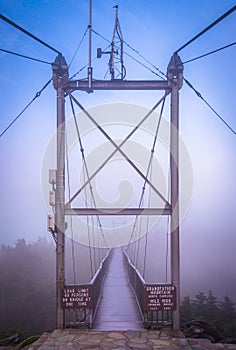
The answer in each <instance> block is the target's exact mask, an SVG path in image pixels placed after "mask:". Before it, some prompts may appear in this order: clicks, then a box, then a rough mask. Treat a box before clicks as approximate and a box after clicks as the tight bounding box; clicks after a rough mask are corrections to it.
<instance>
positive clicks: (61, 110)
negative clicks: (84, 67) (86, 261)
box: [52, 55, 68, 328]
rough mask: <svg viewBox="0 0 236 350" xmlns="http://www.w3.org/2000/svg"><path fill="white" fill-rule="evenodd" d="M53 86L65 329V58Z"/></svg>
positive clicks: (60, 315) (59, 284) (56, 67)
mask: <svg viewBox="0 0 236 350" xmlns="http://www.w3.org/2000/svg"><path fill="white" fill-rule="evenodd" d="M52 68H53V84H54V88H55V89H56V90H57V175H56V203H55V210H56V213H55V223H56V237H57V248H56V314H57V317H56V323H57V328H63V327H64V310H63V308H62V306H61V293H62V289H63V287H64V282H65V236H64V234H65V100H64V84H65V83H66V81H67V80H68V69H67V65H66V62H65V59H64V57H63V56H61V55H59V56H57V58H56V60H55V62H54V63H53V67H52Z"/></svg>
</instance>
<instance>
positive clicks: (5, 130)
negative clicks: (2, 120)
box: [0, 78, 52, 138]
mask: <svg viewBox="0 0 236 350" xmlns="http://www.w3.org/2000/svg"><path fill="white" fill-rule="evenodd" d="M51 81H52V78H51V79H50V80H49V81H48V82H47V83H46V84H45V85H44V86H43V87H42V89H41V90H39V91H38V92H37V93H36V95H35V96H34V97H33V98H32V100H31V101H30V102H29V103H28V104H27V105H26V106H25V108H23V110H22V111H21V112H20V113H19V114H18V115H17V116H16V117H15V119H13V121H12V122H11V123H10V124H9V125H8V126H7V127H6V128H5V129H4V130H3V131H2V133H1V134H0V138H1V137H2V136H3V135H4V134H5V133H6V132H7V130H9V129H10V127H11V126H12V125H13V124H14V123H15V122H16V121H17V119H19V118H20V116H21V115H22V114H23V113H24V112H25V111H26V110H27V108H29V106H30V105H31V104H32V103H33V102H34V101H35V100H36V99H37V98H38V97H39V96H40V95H41V93H42V92H43V90H45V89H46V87H47V86H48V85H49V84H50V83H51Z"/></svg>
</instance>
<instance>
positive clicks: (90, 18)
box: [88, 0, 93, 92]
mask: <svg viewBox="0 0 236 350" xmlns="http://www.w3.org/2000/svg"><path fill="white" fill-rule="evenodd" d="M88 30H89V53H88V86H89V90H92V78H93V68H92V0H90V1H89V25H88ZM89 92H90V91H89Z"/></svg>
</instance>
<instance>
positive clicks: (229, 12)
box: [175, 5, 236, 53]
mask: <svg viewBox="0 0 236 350" xmlns="http://www.w3.org/2000/svg"><path fill="white" fill-rule="evenodd" d="M235 10H236V5H235V6H233V7H232V8H231V9H230V10H228V11H227V12H226V13H224V14H223V15H222V16H220V17H219V18H218V19H216V20H215V21H214V22H212V23H211V24H209V25H208V26H207V27H206V28H205V29H203V30H202V31H201V32H200V33H198V34H197V35H195V36H194V37H193V38H192V39H190V40H189V41H188V42H187V43H186V44H184V45H183V46H181V47H180V48H179V49H178V50H176V51H175V53H178V52H180V51H181V50H183V49H184V48H185V47H187V46H188V45H190V44H191V43H192V42H194V41H195V40H196V39H198V38H199V37H200V36H202V35H203V34H205V33H206V32H208V30H210V29H211V28H213V27H214V26H215V25H216V24H218V23H220V22H221V21H222V20H223V19H225V18H226V17H228V16H229V15H230V14H231V13H233V12H234V11H235Z"/></svg>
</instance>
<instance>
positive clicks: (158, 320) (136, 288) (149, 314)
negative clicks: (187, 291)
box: [123, 250, 172, 328]
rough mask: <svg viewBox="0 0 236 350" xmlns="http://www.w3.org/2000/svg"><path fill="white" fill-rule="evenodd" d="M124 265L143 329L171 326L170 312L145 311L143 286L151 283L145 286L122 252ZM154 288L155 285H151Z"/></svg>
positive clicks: (140, 276)
mask: <svg viewBox="0 0 236 350" xmlns="http://www.w3.org/2000/svg"><path fill="white" fill-rule="evenodd" d="M123 255H124V260H125V265H126V268H127V271H128V276H129V283H130V286H131V288H132V290H133V293H134V296H135V298H136V301H137V305H138V307H139V310H140V314H141V316H142V318H143V323H144V327H146V328H153V327H154V328H155V327H160V325H161V326H164V327H165V326H170V325H171V324H172V311H164V310H163V311H147V309H146V310H145V306H144V305H145V300H144V298H145V296H144V290H145V286H147V285H148V286H150V285H152V283H149V284H147V283H146V282H145V280H144V278H143V277H142V275H141V274H140V272H139V271H138V269H137V268H136V267H135V266H134V265H133V263H132V262H131V260H130V258H129V256H128V254H127V253H126V252H125V251H124V250H123ZM153 285H154V286H155V285H156V284H153Z"/></svg>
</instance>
